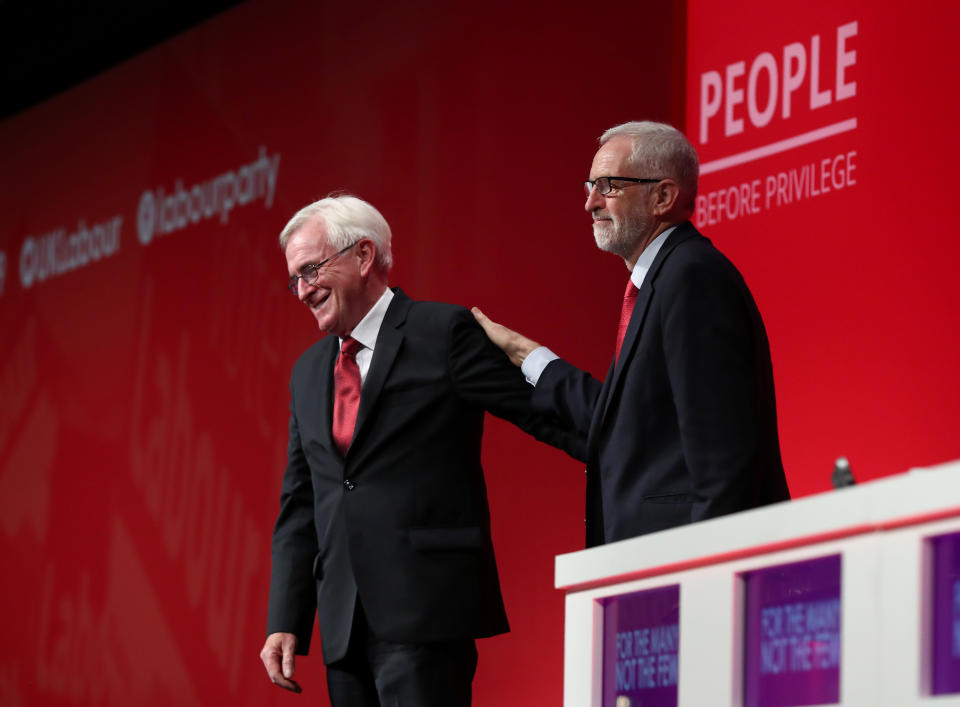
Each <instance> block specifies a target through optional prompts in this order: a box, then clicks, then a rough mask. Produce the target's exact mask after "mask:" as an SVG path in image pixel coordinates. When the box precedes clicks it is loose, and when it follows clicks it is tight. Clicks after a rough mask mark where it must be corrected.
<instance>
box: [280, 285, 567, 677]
mask: <svg viewBox="0 0 960 707" xmlns="http://www.w3.org/2000/svg"><path fill="white" fill-rule="evenodd" d="M338 353H339V348H338V346H337V338H336V337H334V336H328V337H326V338H324V339H323V340H321V341H320V342H318V343H317V344H315V345H313V346H312V347H310V348H309V349H308V350H307V351H306V352H305V353H304V354H303V355H302V356H301V357H300V359H299V360H298V361H297V363H296V364H295V366H294V368H293V375H292V378H291V381H290V396H291V403H290V435H289V446H288V450H287V468H286V472H285V474H284V478H283V487H282V494H281V508H280V514H279V517H278V518H277V523H276V527H275V529H274V535H273V568H272V576H271V584H270V610H269V620H268V629H267V632H268V633H273V632H275V631H286V632H290V633H294V634H296V636H297V639H298V641H297V643H298V646H297V652H298V653H301V654H305V653H307V651H308V650H309V646H310V636H311V629H312V625H313V616H314V613H315V611H317V610H319V624H320V632H321V638H322V642H323V656H324V661H325V662H327V663H330V662H333V661H335V660H338V659H339V658H341V657H343V655H344V653H345V651H346V648H347V643H348V640H349V635H350V626H351V620H352V618H353V610H354V600H355V597H356V596H357V595H359V597H360V601H361V603H362V605H363V608H364V612H365V614H366V617H367V620H368V622H369V624H370V626H371V627H372V629H373V631H374V633H375V634H376V635H377V637H378V638H380V639H382V640H387V641H394V642H404V643H409V642H427V641H440V640H449V639H454V638H469V637H482V636H491V635H494V634H497V633H502V632H504V631H507V630H509V629H508V625H507V618H506V614H505V613H504V607H503V600H502V598H501V595H500V584H499V580H498V577H497V566H496V561H495V559H494V553H493V545H492V544H491V540H490V518H489V510H488V507H487V492H486V485H485V483H484V478H483V470H482V469H481V466H480V442H481V436H482V432H483V418H484V411H485V410H489V411H490V412H492V413H493V414H495V415H497V416H499V417H503V418H506V419H507V420H510V421H511V422H514V423H516V424H517V425H519V426H520V427H522V428H523V429H524V430H526V431H527V432H530V433H531V434H534V435H535V436H537V437H538V438H540V439H543V440H544V441H546V442H549V443H550V444H553V445H554V446H558V447H561V448H563V449H566V450H567V451H568V452H570V453H572V454H574V455H575V456H580V457H582V456H583V447H582V442H581V441H580V440H579V437H578V436H576V435H574V434H572V433H571V434H567V433H565V432H563V431H562V430H560V429H559V428H557V427H555V426H553V425H552V424H550V422H549V421H548V420H547V419H545V418H543V417H542V416H539V415H536V414H534V412H533V409H532V403H531V397H532V393H533V389H532V388H531V387H530V386H529V385H528V384H527V383H526V382H525V381H524V380H523V376H522V375H521V374H520V372H519V371H518V370H517V369H516V368H515V367H514V366H512V365H511V364H510V363H509V361H508V360H507V358H506V356H505V355H504V354H503V353H502V352H501V351H500V350H499V349H497V348H496V347H495V346H494V345H493V344H492V343H490V341H489V340H488V339H487V337H486V336H485V334H484V333H483V330H482V329H480V327H479V325H477V324H476V322H475V321H474V319H473V316H472V315H471V314H470V312H469V311H467V310H466V309H463V308H462V307H455V306H453V305H447V304H439V303H432V302H415V301H413V300H411V299H410V298H409V297H407V296H406V295H404V294H403V293H402V292H400V291H396V295H395V296H394V298H393V301H392V302H391V303H390V306H389V308H388V310H387V313H386V316H385V318H384V321H383V324H382V326H381V329H380V333H379V335H378V338H377V344H376V348H375V349H374V354H373V359H372V361H371V364H370V369H369V371H368V374H367V378H366V381H365V382H364V385H363V390H362V395H361V400H360V408H359V412H358V415H357V424H356V430H355V432H354V439H353V443H352V445H351V447H350V449H349V451H348V452H347V455H346V457H345V458H344V457H343V456H341V455H340V452H339V451H337V448H336V446H335V445H334V443H333V440H332V436H331V420H332V395H333V366H334V362H335V360H336V357H337V355H338Z"/></svg>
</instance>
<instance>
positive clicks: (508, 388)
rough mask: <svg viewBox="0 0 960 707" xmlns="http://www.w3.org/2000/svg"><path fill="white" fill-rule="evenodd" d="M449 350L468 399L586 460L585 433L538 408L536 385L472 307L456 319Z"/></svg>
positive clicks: (451, 366) (461, 389)
mask: <svg viewBox="0 0 960 707" xmlns="http://www.w3.org/2000/svg"><path fill="white" fill-rule="evenodd" d="M448 351H449V357H450V358H449V369H450V372H451V375H452V377H453V382H454V386H455V388H456V391H457V394H458V395H460V396H461V397H462V398H463V399H464V400H466V401H467V402H469V403H471V404H475V405H477V406H478V407H482V408H484V409H486V410H487V411H489V412H490V413H492V414H494V415H496V416H497V417H500V418H503V419H504V420H507V421H508V422H511V423H513V424H514V425H516V426H518V427H519V428H520V429H522V430H523V431H524V432H526V433H528V434H531V435H533V436H534V437H535V438H536V439H538V440H540V441H541V442H545V443H547V444H549V445H551V446H553V447H557V448H558V449H562V450H563V451H565V452H566V453H567V454H569V455H570V456H572V457H573V458H574V459H579V460H580V461H584V460H585V459H586V434H580V432H579V431H578V430H576V429H574V428H573V427H572V426H570V425H568V424H566V423H564V422H562V421H561V420H560V419H559V418H557V417H556V416H555V415H553V414H550V413H547V412H537V411H535V410H534V408H533V401H532V398H533V388H532V387H531V386H530V385H529V384H528V383H527V382H526V381H525V380H524V378H523V374H522V373H520V369H518V368H517V367H516V366H514V365H513V364H511V363H510V361H509V360H508V359H507V357H506V355H505V354H504V353H503V352H502V351H501V350H500V349H498V348H497V347H496V346H495V345H494V344H493V343H492V342H491V341H490V339H488V338H487V335H486V334H484V332H483V329H481V328H480V325H479V324H477V322H476V320H474V318H473V315H471V314H470V312H469V311H467V310H462V311H458V312H457V313H456V314H455V315H454V316H453V318H452V320H451V324H450V330H449V348H448Z"/></svg>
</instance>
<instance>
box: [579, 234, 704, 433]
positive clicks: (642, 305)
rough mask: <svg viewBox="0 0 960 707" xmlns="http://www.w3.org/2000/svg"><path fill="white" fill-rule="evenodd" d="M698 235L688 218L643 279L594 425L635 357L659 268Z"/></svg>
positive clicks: (600, 423) (600, 422)
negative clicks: (671, 255) (671, 254)
mask: <svg viewBox="0 0 960 707" xmlns="http://www.w3.org/2000/svg"><path fill="white" fill-rule="evenodd" d="M696 235H697V231H696V229H695V228H693V226H692V225H691V224H690V222H689V221H688V222H686V223H683V224H680V225H679V226H677V228H676V230H675V231H674V232H673V233H671V234H670V235H669V236H667V240H666V242H665V243H664V244H663V246H662V247H661V248H660V252H658V253H657V257H656V258H654V259H653V263H652V264H651V265H650V270H649V271H647V275H646V277H644V278H643V284H642V285H641V286H640V290H639V291H638V292H637V301H636V304H634V306H633V314H631V315H630V323H629V324H628V325H627V331H626V334H624V337H623V346H622V347H621V348H620V358H619V359H617V362H616V365H615V366H614V367H613V368H612V371H613V375H612V376H611V375H610V374H609V373H608V374H607V378H606V380H605V381H604V386H603V390H602V391H601V400H602V407H601V408H600V409H601V413H600V415H599V417H594V425H593V426H594V427H596V426H598V425H602V424H603V422H604V420H606V417H607V411H608V410H609V408H610V401H611V400H613V398H614V391H616V390H617V387H618V386H619V385H620V381H621V380H622V378H623V375H624V371H625V370H626V368H627V365H628V364H629V361H630V359H631V358H632V357H633V349H634V348H635V347H636V344H637V340H638V339H639V338H640V332H641V331H642V329H643V322H644V320H645V319H646V318H647V311H648V310H649V309H650V300H651V299H652V298H653V293H654V290H655V289H656V280H657V274H658V273H659V272H660V268H661V267H663V263H664V261H665V260H666V259H667V258H668V257H670V253H672V252H673V250H674V248H676V247H677V246H678V245H679V244H680V243H683V242H684V241H686V240H689V239H690V238H693V237H694V236H696Z"/></svg>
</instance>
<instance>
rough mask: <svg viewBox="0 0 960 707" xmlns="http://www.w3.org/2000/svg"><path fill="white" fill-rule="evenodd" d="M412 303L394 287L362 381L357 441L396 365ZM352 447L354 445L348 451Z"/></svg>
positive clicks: (354, 436)
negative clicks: (394, 364) (404, 324)
mask: <svg viewBox="0 0 960 707" xmlns="http://www.w3.org/2000/svg"><path fill="white" fill-rule="evenodd" d="M412 304H413V300H411V299H410V298H409V297H407V296H406V295H405V294H404V293H403V291H402V290H400V289H399V288H398V289H396V290H394V296H393V299H392V300H391V302H390V306H389V307H387V312H386V314H385V315H384V317H383V323H382V324H381V325H380V331H379V333H378V334H377V344H376V348H374V350H373V359H372V360H371V361H370V370H368V371H367V379H366V380H365V381H364V383H363V391H362V392H361V394H360V409H359V410H358V411H357V424H356V427H355V429H354V432H353V439H354V440H357V439H359V437H360V434H361V433H362V432H363V428H364V425H365V424H366V422H367V420H368V419H369V418H370V413H371V411H372V410H373V409H374V408H375V407H376V404H377V400H378V399H379V397H380V393H381V391H382V390H383V386H384V383H386V382H387V378H388V376H389V375H390V370H391V369H392V368H393V362H394V360H395V359H396V357H397V353H398V352H399V351H400V347H401V346H402V344H403V333H402V331H401V327H402V326H403V323H404V322H405V321H406V318H407V311H408V310H409V309H410V306H411V305H412ZM352 449H353V445H352V444H351V446H350V450H347V454H349V453H350V451H351V450H352Z"/></svg>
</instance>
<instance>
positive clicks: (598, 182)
mask: <svg viewBox="0 0 960 707" xmlns="http://www.w3.org/2000/svg"><path fill="white" fill-rule="evenodd" d="M612 179H616V180H617V181H620V182H634V183H636V184H656V183H657V182H662V181H663V180H664V179H665V177H658V178H656V179H637V178H636V177H597V178H596V179H595V180H593V181H590V180H587V181H585V182H584V183H583V189H584V191H586V192H587V196H590V192H592V191H593V188H594V187H596V188H597V191H598V192H600V196H606V195H607V194H609V193H610V192H612V191H613V190H614V189H616V190H617V191H619V190H620V189H622V188H623V187H616V186H614V185H613V184H611V183H610V180H612Z"/></svg>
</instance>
